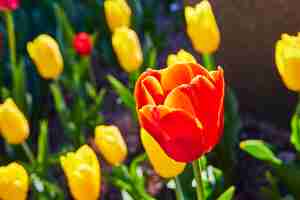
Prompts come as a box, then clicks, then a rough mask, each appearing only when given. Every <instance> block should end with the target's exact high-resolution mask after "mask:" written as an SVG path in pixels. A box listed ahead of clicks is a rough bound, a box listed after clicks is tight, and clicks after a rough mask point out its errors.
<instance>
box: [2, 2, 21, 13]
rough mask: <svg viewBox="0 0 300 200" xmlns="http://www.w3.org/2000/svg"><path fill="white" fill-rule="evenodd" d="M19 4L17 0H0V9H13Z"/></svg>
mask: <svg viewBox="0 0 300 200" xmlns="http://www.w3.org/2000/svg"><path fill="white" fill-rule="evenodd" d="M19 4H20V3H19V0H0V11H14V10H16V9H17V8H18V7H19Z"/></svg>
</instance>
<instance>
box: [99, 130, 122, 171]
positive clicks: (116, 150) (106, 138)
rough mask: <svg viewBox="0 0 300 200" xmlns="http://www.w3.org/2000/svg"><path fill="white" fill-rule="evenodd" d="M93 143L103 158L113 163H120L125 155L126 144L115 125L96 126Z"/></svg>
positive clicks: (115, 164) (114, 164)
mask: <svg viewBox="0 0 300 200" xmlns="http://www.w3.org/2000/svg"><path fill="white" fill-rule="evenodd" d="M95 144H96V146H97V148H98V150H99V151H100V152H101V154H102V155H103V157H104V158H105V160H106V161H107V162H108V163H109V164H111V165H113V166H118V165H120V164H121V163H122V162H123V161H124V160H125V158H126V156H127V146H126V144H125V141H124V139H123V137H122V135H121V132H120V130H119V129H118V127H116V126H105V125H101V126H97V127H96V129H95Z"/></svg>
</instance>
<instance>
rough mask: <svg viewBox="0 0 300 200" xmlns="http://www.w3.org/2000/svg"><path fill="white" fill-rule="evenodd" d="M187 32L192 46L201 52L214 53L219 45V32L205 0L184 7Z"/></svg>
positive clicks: (209, 6) (208, 4)
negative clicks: (192, 5)
mask: <svg viewBox="0 0 300 200" xmlns="http://www.w3.org/2000/svg"><path fill="white" fill-rule="evenodd" d="M185 19H186V23H187V33H188V36H189V37H190V39H191V41H192V44H193V46H194V48H195V49H196V50H197V51H198V52H199V53H202V54H205V53H208V54H210V53H214V52H215V51H216V50H217V49H218V47H219V45H220V32H219V28H218V25H217V22H216V19H215V16H214V13H213V11H212V8H211V5H210V3H209V2H208V1H207V0H203V1H202V2H201V3H198V4H197V5H196V6H195V7H191V6H187V7H186V8H185Z"/></svg>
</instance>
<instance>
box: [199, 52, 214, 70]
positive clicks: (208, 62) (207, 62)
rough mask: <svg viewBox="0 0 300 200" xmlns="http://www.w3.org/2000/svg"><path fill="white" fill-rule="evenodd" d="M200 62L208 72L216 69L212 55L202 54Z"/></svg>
mask: <svg viewBox="0 0 300 200" xmlns="http://www.w3.org/2000/svg"><path fill="white" fill-rule="evenodd" d="M202 61H203V65H204V67H206V69H208V71H211V70H215V69H216V65H215V60H214V57H213V55H212V54H202Z"/></svg>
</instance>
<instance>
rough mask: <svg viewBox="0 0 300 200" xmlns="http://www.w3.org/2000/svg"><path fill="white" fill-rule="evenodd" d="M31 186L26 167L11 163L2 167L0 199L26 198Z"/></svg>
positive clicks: (16, 199)
mask: <svg viewBox="0 0 300 200" xmlns="http://www.w3.org/2000/svg"><path fill="white" fill-rule="evenodd" d="M28 188H29V177H28V174H27V172H26V170H25V169H24V167H23V166H22V165H20V164H17V163H11V164H9V165H7V166H3V167H0V199H1V200H13V199H15V200H26V198H27V193H28Z"/></svg>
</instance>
